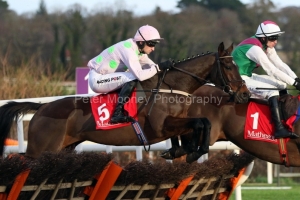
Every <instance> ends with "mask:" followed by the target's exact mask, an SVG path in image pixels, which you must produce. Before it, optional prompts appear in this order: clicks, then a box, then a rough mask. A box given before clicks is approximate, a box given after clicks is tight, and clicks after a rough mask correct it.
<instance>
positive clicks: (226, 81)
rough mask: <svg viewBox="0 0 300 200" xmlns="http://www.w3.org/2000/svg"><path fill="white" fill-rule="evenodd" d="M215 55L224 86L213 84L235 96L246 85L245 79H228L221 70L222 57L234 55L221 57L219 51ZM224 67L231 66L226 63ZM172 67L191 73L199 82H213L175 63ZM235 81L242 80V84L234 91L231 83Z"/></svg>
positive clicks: (218, 72)
mask: <svg viewBox="0 0 300 200" xmlns="http://www.w3.org/2000/svg"><path fill="white" fill-rule="evenodd" d="M215 56H216V62H217V74H220V79H221V82H222V84H223V86H220V85H216V84H215V83H213V84H214V85H216V86H218V87H220V88H222V89H223V91H224V92H226V93H228V94H229V95H231V96H234V95H235V94H236V93H237V92H238V91H239V90H240V89H241V88H242V86H244V85H245V81H244V80H242V79H241V80H227V79H226V77H225V75H224V72H223V71H222V70H221V64H220V63H221V61H220V59H224V58H232V56H221V57H219V53H218V52H217V53H216V54H215ZM224 67H225V68H227V69H229V67H227V66H226V65H225V66H224ZM172 68H174V69H176V70H178V71H181V72H183V73H185V74H188V75H190V76H191V77H193V78H195V79H196V80H197V81H198V82H201V83H203V82H204V84H205V83H212V82H210V81H208V80H206V79H204V78H201V77H199V76H196V75H195V74H193V73H191V72H188V71H186V70H183V69H180V68H178V67H175V66H174V65H173V66H172ZM234 82H241V84H240V85H239V86H238V89H237V91H236V92H234V91H233V90H232V88H231V86H230V85H229V84H230V83H234Z"/></svg>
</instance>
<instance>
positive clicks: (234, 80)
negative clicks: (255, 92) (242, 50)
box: [210, 42, 251, 103]
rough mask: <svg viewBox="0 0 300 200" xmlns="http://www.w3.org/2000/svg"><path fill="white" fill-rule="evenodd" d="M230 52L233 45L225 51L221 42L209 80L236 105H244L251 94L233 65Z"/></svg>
mask: <svg viewBox="0 0 300 200" xmlns="http://www.w3.org/2000/svg"><path fill="white" fill-rule="evenodd" d="M232 50H233V44H231V46H230V47H228V48H227V49H226V50H225V48H224V44H223V42H222V43H220V45H219V47H218V52H217V53H216V60H215V63H214V67H213V70H212V71H211V75H210V79H211V81H212V82H213V83H215V84H216V86H219V87H221V88H222V89H223V90H224V91H225V92H226V93H229V94H230V95H231V96H232V97H233V98H234V101H235V102H236V103H246V102H248V100H249V98H250V96H251V93H250V91H249V90H248V88H247V86H246V84H245V81H244V80H243V79H242V77H241V75H240V73H239V70H238V67H237V66H236V65H235V64H234V63H233V59H232V56H231V52H232Z"/></svg>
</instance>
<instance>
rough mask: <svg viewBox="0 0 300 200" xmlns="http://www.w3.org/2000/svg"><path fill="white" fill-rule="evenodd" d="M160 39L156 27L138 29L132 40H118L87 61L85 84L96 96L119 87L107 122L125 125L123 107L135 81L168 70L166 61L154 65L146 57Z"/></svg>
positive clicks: (170, 65)
mask: <svg viewBox="0 0 300 200" xmlns="http://www.w3.org/2000/svg"><path fill="white" fill-rule="evenodd" d="M161 40H163V38H161V37H160V35H159V33H158V31H157V30H156V28H154V27H152V26H149V25H145V26H142V27H140V28H139V29H138V30H137V32H136V34H135V36H134V37H133V38H130V39H127V40H124V41H121V42H119V43H117V44H115V45H113V46H111V47H109V48H107V49H105V50H104V51H102V52H101V53H100V54H99V55H98V56H96V57H95V58H93V59H91V60H90V61H89V62H88V65H87V66H88V67H89V68H90V71H89V85H90V87H91V89H92V90H93V91H94V92H96V93H108V92H111V91H115V90H117V89H119V88H121V90H120V92H119V98H118V103H117V106H116V109H115V111H114V113H113V115H112V117H111V120H110V122H111V123H122V122H128V121H129V120H130V119H129V117H128V116H125V115H124V104H125V103H126V102H127V101H128V100H129V97H130V96H131V94H132V92H133V90H134V88H135V86H136V83H137V80H138V81H144V80H146V79H149V78H151V77H152V76H154V75H155V74H156V73H157V72H158V71H160V70H166V69H169V68H171V67H172V65H173V63H172V62H171V61H170V60H167V61H165V62H162V63H160V64H159V65H157V64H155V63H154V62H153V61H152V60H151V59H150V58H149V57H148V54H150V53H151V52H152V51H154V49H155V45H156V44H158V43H159V42H160V41H161Z"/></svg>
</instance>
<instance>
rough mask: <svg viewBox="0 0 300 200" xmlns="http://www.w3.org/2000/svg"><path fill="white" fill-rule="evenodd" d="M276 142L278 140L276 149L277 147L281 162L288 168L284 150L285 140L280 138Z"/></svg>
mask: <svg viewBox="0 0 300 200" xmlns="http://www.w3.org/2000/svg"><path fill="white" fill-rule="evenodd" d="M278 140H279V142H278V147H279V153H280V159H281V161H282V164H284V165H285V166H286V167H288V166H289V165H290V163H289V160H288V155H287V149H286V143H287V140H286V139H284V138H280V139H278Z"/></svg>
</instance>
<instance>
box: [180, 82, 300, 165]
mask: <svg viewBox="0 0 300 200" xmlns="http://www.w3.org/2000/svg"><path fill="white" fill-rule="evenodd" d="M193 95H195V96H197V97H202V98H203V97H206V96H213V97H220V98H222V101H220V102H219V103H216V102H213V101H212V102H209V103H205V104H204V103H193V104H192V105H191V106H190V107H189V108H190V109H189V112H188V113H187V117H195V116H197V117H199V118H204V117H205V118H206V120H208V121H209V122H210V124H211V129H210V135H209V136H208V138H209V139H208V141H209V145H213V144H214V143H215V142H217V141H225V140H226V141H228V140H229V141H231V142H233V143H234V144H236V145H237V146H238V147H240V148H241V149H243V150H244V151H246V152H248V153H250V154H252V155H254V156H256V157H257V158H259V159H262V160H265V161H268V162H271V163H274V164H281V165H286V164H288V165H289V166H294V167H299V166H300V153H299V152H300V139H290V140H289V141H288V142H287V145H286V147H287V156H288V161H289V163H284V162H283V161H282V158H281V156H280V154H279V147H278V144H274V143H269V142H263V141H255V140H248V139H244V127H245V122H246V112H247V108H248V105H249V103H245V104H235V103H228V99H229V98H230V97H229V96H228V94H225V93H224V92H223V91H222V90H220V89H218V88H216V87H212V86H202V87H200V88H199V89H197V90H196V91H195V92H194V93H193ZM280 99H281V100H280V101H281V102H283V103H282V108H283V116H284V118H289V117H290V116H291V115H293V114H295V112H296V110H297V109H298V107H299V105H300V103H299V100H298V98H292V96H291V95H284V96H282V97H281V98H280ZM251 101H256V102H258V103H261V104H265V105H266V104H267V102H266V101H263V100H255V99H250V101H249V102H251ZM293 128H294V133H296V134H298V135H300V120H298V121H296V122H295V123H294V125H293ZM184 137H185V138H187V137H189V140H193V134H187V135H184ZM202 140H203V139H202V138H200V140H198V141H197V144H198V145H199V146H201V145H202V144H203V141H202ZM198 145H197V146H198ZM198 151H200V152H199V154H195V152H192V153H191V152H189V153H191V154H194V155H198V157H196V156H195V157H193V158H194V159H195V160H197V159H198V158H199V156H201V155H203V152H202V151H203V149H201V147H200V148H199V150H198ZM207 152H208V151H207ZM207 152H206V153H207ZM190 161H191V162H192V160H190Z"/></svg>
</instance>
